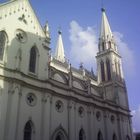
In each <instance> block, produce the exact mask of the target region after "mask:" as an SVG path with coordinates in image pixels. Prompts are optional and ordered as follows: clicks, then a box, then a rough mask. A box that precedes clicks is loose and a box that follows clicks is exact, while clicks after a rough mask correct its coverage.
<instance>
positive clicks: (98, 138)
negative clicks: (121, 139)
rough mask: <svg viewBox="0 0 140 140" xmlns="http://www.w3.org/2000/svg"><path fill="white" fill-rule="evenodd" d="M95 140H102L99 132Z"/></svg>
mask: <svg viewBox="0 0 140 140" xmlns="http://www.w3.org/2000/svg"><path fill="white" fill-rule="evenodd" d="M97 140H103V136H102V133H101V132H100V131H99V132H98V135H97Z"/></svg>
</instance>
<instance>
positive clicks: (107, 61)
mask: <svg viewBox="0 0 140 140" xmlns="http://www.w3.org/2000/svg"><path fill="white" fill-rule="evenodd" d="M106 69H107V79H108V81H109V80H111V70H110V61H109V59H107V60H106Z"/></svg>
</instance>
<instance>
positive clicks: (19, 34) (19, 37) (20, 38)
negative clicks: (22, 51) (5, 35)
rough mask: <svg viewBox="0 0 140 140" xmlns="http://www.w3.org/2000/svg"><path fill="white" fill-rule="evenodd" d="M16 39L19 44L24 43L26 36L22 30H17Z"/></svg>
mask: <svg viewBox="0 0 140 140" xmlns="http://www.w3.org/2000/svg"><path fill="white" fill-rule="evenodd" d="M16 39H17V40H18V41H19V42H21V43H25V42H26V41H27V35H26V33H25V32H24V31H23V30H21V29H17V30H16Z"/></svg>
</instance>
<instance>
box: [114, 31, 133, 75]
mask: <svg viewBox="0 0 140 140" xmlns="http://www.w3.org/2000/svg"><path fill="white" fill-rule="evenodd" d="M114 36H115V40H116V43H117V46H118V49H119V52H120V54H121V56H122V61H123V68H124V72H125V75H127V76H131V75H133V74H135V60H134V52H133V51H132V50H131V49H130V48H129V47H128V44H127V43H126V42H124V41H123V34H121V33H119V32H114Z"/></svg>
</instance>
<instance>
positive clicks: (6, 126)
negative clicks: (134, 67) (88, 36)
mask: <svg viewBox="0 0 140 140" xmlns="http://www.w3.org/2000/svg"><path fill="white" fill-rule="evenodd" d="M100 30H101V31H100V36H99V45H98V46H99V51H98V53H97V56H96V59H97V75H95V74H94V73H93V72H89V71H88V70H86V69H85V68H84V67H83V66H82V65H81V67H80V68H79V69H76V68H74V67H72V66H71V64H69V63H68V62H67V61H66V59H65V58H66V57H65V53H64V46H63V41H62V34H61V31H59V32H58V42H57V47H56V52H55V56H54V57H53V56H50V49H51V48H50V34H49V27H48V24H46V26H45V27H44V28H42V27H41V25H40V23H39V21H38V19H37V17H36V15H35V13H34V11H33V9H32V7H31V5H30V3H29V1H28V0H13V1H8V2H7V3H3V4H0V140H132V139H133V138H132V137H133V136H132V126H131V125H132V124H131V115H130V110H129V105H128V97H127V89H126V85H125V81H124V77H123V71H122V63H121V56H120V54H119V52H118V50H117V45H116V43H115V39H114V38H113V34H112V31H111V28H110V25H109V22H108V19H107V16H106V13H105V10H104V9H102V23H101V29H100Z"/></svg>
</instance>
